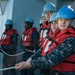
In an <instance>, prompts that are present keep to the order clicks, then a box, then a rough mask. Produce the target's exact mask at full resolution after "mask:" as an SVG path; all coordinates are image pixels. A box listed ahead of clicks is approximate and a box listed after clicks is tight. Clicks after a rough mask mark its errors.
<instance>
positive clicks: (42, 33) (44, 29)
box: [39, 24, 50, 46]
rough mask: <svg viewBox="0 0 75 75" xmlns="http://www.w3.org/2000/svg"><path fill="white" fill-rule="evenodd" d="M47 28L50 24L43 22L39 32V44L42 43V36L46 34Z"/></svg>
mask: <svg viewBox="0 0 75 75" xmlns="http://www.w3.org/2000/svg"><path fill="white" fill-rule="evenodd" d="M49 29H50V24H48V25H46V24H43V26H42V28H41V32H40V39H39V41H41V43H40V46H41V45H42V43H43V40H44V38H45V37H46V36H47V32H48V30H49Z"/></svg>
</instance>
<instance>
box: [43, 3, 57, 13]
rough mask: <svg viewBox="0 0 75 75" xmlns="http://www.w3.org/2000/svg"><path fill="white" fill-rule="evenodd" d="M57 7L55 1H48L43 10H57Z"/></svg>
mask: <svg viewBox="0 0 75 75" xmlns="http://www.w3.org/2000/svg"><path fill="white" fill-rule="evenodd" d="M55 10H56V8H55V5H54V4H53V3H47V4H46V5H45V6H44V9H43V12H44V13H45V12H49V11H55Z"/></svg>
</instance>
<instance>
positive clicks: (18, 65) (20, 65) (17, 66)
mask: <svg viewBox="0 0 75 75" xmlns="http://www.w3.org/2000/svg"><path fill="white" fill-rule="evenodd" d="M24 68H25V62H20V63H18V64H16V65H15V69H16V70H22V69H24Z"/></svg>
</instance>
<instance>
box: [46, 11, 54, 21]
mask: <svg viewBox="0 0 75 75" xmlns="http://www.w3.org/2000/svg"><path fill="white" fill-rule="evenodd" d="M52 14H53V11H50V12H45V17H46V20H47V21H49V20H50V17H51V15H52Z"/></svg>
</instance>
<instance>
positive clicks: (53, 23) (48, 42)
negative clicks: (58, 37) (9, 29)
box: [42, 13, 58, 56]
mask: <svg viewBox="0 0 75 75" xmlns="http://www.w3.org/2000/svg"><path fill="white" fill-rule="evenodd" d="M50 23H51V27H50V31H49V32H48V35H47V36H46V37H45V39H44V41H43V44H42V56H44V55H46V53H47V51H48V48H49V46H50V45H51V44H52V42H55V41H54V38H52V37H53V36H55V32H56V31H58V23H57V13H53V14H52V16H51V17H50ZM55 43H56V42H55Z"/></svg>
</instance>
